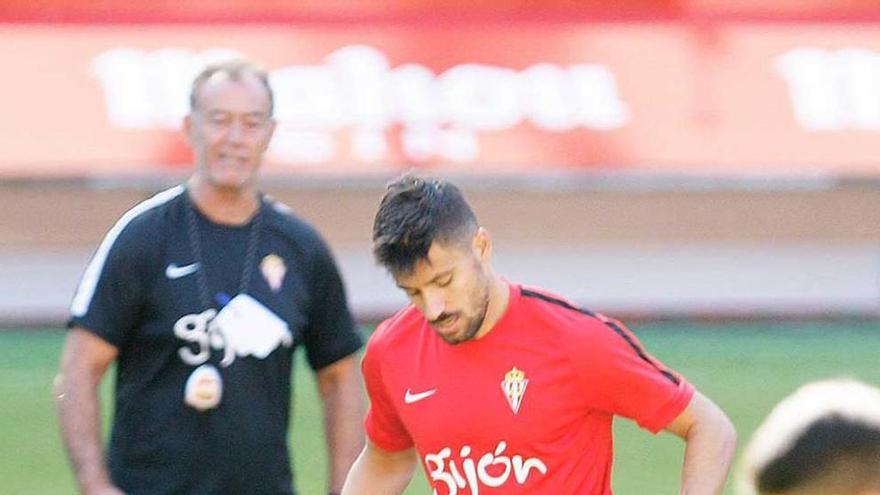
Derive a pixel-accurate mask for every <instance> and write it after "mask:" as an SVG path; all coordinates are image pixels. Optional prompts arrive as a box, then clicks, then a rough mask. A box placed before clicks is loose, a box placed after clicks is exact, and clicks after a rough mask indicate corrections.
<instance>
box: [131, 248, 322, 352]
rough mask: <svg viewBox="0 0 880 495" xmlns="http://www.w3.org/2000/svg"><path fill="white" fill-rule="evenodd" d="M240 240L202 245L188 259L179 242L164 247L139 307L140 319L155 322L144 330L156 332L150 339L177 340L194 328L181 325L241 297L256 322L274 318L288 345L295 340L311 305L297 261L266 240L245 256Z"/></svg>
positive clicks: (291, 255) (188, 251)
mask: <svg viewBox="0 0 880 495" xmlns="http://www.w3.org/2000/svg"><path fill="white" fill-rule="evenodd" d="M240 240H241V239H238V240H236V239H230V240H229V245H228V246H227V247H228V249H227V248H224V244H223V242H222V241H223V240H222V239H219V240H212V241H211V242H205V243H204V246H203V248H204V250H203V252H202V253H200V254H201V255H200V256H197V255H194V254H193V251H192V249H191V248H190V246H189V245H188V243H186V242H183V241H185V239H177V240H176V241H177V242H169V243H168V244H167V245H166V250H165V253H164V255H163V257H162V259H161V262H160V263H159V265H158V266H157V267H156V273H155V274H154V278H153V280H154V283H153V284H152V289H151V291H150V293H149V297H148V298H147V300H146V301H145V305H146V308H145V312H144V313H145V314H146V315H150V317H151V318H153V319H154V320H155V321H154V322H153V323H154V324H148V325H147V327H148V328H152V329H153V330H154V331H155V332H156V335H154V336H153V337H154V338H168V339H179V338H180V335H178V334H179V333H180V332H179V331H178V330H179V327H181V328H186V329H191V328H197V327H199V325H197V324H187V325H183V326H182V325H181V323H180V322H181V321H182V320H186V321H187V322H188V321H190V320H193V321H195V320H198V315H200V314H202V313H204V312H205V311H206V308H211V307H213V308H219V309H220V310H221V311H222V308H223V307H225V305H226V304H227V303H228V302H229V301H230V300H232V299H233V298H235V297H236V296H237V295H239V294H243V293H246V294H248V295H249V296H251V297H252V298H253V299H254V300H255V301H257V302H258V304H259V312H257V313H254V314H256V316H257V317H256V321H263V320H266V319H273V318H277V319H279V320H281V321H283V322H284V325H285V326H286V328H287V329H286V332H288V333H289V334H290V335H291V338H292V339H293V340H295V341H298V340H299V339H300V330H301V328H302V327H303V326H304V325H305V324H306V316H305V315H306V314H308V312H309V308H310V307H311V305H312V304H313V303H314V301H313V300H312V297H311V294H310V291H309V290H308V281H307V280H306V275H305V273H304V270H303V267H301V266H300V264H301V260H300V259H298V258H297V257H296V256H295V255H294V254H293V253H291V252H289V251H288V250H286V249H285V246H284V245H282V244H279V243H275V242H273V240H272V239H271V238H268V239H263V240H262V242H261V243H260V244H259V245H258V246H257V249H256V250H255V254H254V255H251V256H249V255H248V253H247V249H246V246H241V245H240V243H238V242H237V241H240ZM172 241H173V240H172ZM254 314H251V316H253V315H254ZM259 317H263V318H259ZM252 319H254V318H252ZM204 323H205V324H204V325H201V326H204V327H205V328H206V329H207V328H208V326H209V324H210V321H205V322H204ZM144 337H147V338H149V337H148V336H144Z"/></svg>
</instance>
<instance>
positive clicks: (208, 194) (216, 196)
mask: <svg viewBox="0 0 880 495" xmlns="http://www.w3.org/2000/svg"><path fill="white" fill-rule="evenodd" d="M187 189H189V195H190V199H191V200H192V202H193V204H195V206H196V207H197V208H198V209H199V211H200V212H201V213H202V214H203V215H205V216H206V217H208V219H209V220H211V221H212V222H215V223H219V224H222V225H244V224H246V223H248V222H249V221H250V220H251V218H253V216H254V215H255V214H256V212H257V211H258V210H259V208H260V200H259V195H258V194H257V191H256V190H254V189H253V188H249V187H248V188H223V187H217V186H213V185H210V184H207V183H206V182H204V181H203V180H201V179H200V178H199V177H198V176H193V177H191V178H190V179H189V181H187Z"/></svg>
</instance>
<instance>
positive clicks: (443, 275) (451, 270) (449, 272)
mask: <svg viewBox="0 0 880 495" xmlns="http://www.w3.org/2000/svg"><path fill="white" fill-rule="evenodd" d="M454 271H455V268H450V269H448V270H446V271H445V272H440V273H438V274H437V275H435V276H434V278H432V279H431V280H428V283H429V284H433V283H435V282H437V281H438V280H440V279H441V278H443V277H446V276H448V275H452V272H454ZM397 287H399V288H401V289H403V290H413V288H412V287H407V286H405V285H400V284H399V283H398V284H397Z"/></svg>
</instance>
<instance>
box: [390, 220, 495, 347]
mask: <svg viewBox="0 0 880 495" xmlns="http://www.w3.org/2000/svg"><path fill="white" fill-rule="evenodd" d="M485 243H488V238H486V237H485V236H484V235H483V234H482V233H479V232H478V233H477V234H476V235H475V236H474V240H473V242H471V243H468V244H467V245H456V244H440V243H437V242H434V243H433V244H431V248H430V249H429V250H428V256H427V258H426V259H423V260H419V262H418V263H416V266H415V267H414V268H413V270H412V271H411V272H410V273H406V274H397V275H395V277H394V278H395V281H396V282H397V285H398V286H399V287H400V288H401V289H403V290H404V292H406V294H407V296H408V297H409V300H410V301H411V302H412V303H413V304H414V305H415V306H416V307H417V308H418V309H419V311H421V313H422V314H423V315H424V316H425V318H426V319H427V320H428V322H429V323H430V324H431V327H432V328H433V329H434V331H435V332H437V334H438V335H440V337H442V338H443V340H445V341H446V342H447V343H449V344H458V343H461V342H465V341H467V340H470V339H472V338H474V337H475V336H476V335H477V331H478V330H480V326H481V325H482V324H483V320H484V319H485V317H486V309H487V307H488V304H489V286H490V278H489V275H488V271H487V264H486V263H487V257H488V249H487V245H486V244H485Z"/></svg>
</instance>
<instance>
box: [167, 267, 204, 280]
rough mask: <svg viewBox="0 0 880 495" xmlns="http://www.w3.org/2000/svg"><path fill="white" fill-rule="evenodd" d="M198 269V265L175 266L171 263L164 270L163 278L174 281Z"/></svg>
mask: <svg viewBox="0 0 880 495" xmlns="http://www.w3.org/2000/svg"><path fill="white" fill-rule="evenodd" d="M198 269H199V264H198V263H190V264H189V265H183V266H177V264H175V263H171V264H170V265H168V267H167V268H165V276H166V277H168V278H169V279H170V280H174V279H177V278H180V277H185V276H187V275H189V274H191V273H195V272H196V271H198Z"/></svg>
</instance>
